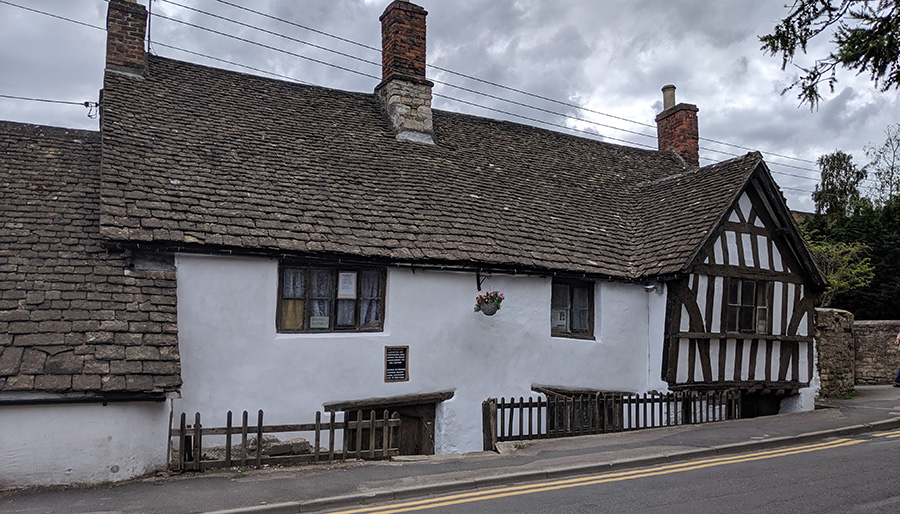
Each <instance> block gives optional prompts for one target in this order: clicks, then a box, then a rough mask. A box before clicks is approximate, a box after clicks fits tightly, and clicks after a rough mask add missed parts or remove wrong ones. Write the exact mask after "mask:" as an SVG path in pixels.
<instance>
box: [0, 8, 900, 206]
mask: <svg viewBox="0 0 900 514" xmlns="http://www.w3.org/2000/svg"><path fill="white" fill-rule="evenodd" d="M139 1H140V3H142V4H143V5H147V4H148V1H149V0H139ZM417 3H419V5H422V6H423V7H425V9H427V10H428V12H429V14H428V19H427V24H428V64H429V65H430V66H431V67H430V68H429V70H428V76H429V78H431V79H432V80H433V81H435V83H436V85H435V89H434V92H435V93H436V95H438V96H436V98H435V101H434V107H436V108H439V109H446V110H453V111H461V112H466V113H471V114H475V115H479V116H487V117H492V118H504V119H510V120H513V121H517V122H521V123H528V124H534V125H539V126H543V127H547V128H550V129H552V130H560V131H566V130H569V131H573V130H574V131H575V133H577V134H581V135H584V136H585V137H595V138H603V139H606V140H608V141H610V142H621V141H624V142H626V143H624V144H630V145H635V146H639V145H650V146H652V147H654V148H655V145H656V140H655V137H656V135H655V134H656V133H655V122H654V119H655V116H656V114H657V113H658V112H659V111H660V110H661V106H662V93H661V92H660V88H661V87H662V86H663V85H665V84H670V83H671V84H675V85H676V86H677V88H678V89H677V92H676V95H677V101H679V102H687V103H694V104H696V105H697V106H698V107H699V109H700V112H699V119H700V137H701V153H700V155H701V164H709V163H711V162H715V161H719V160H724V159H728V158H730V157H731V156H732V155H740V154H744V153H746V151H747V150H746V149H745V148H751V149H758V150H760V151H762V152H763V154H764V155H765V156H766V160H767V162H768V163H769V165H770V168H771V169H772V171H773V172H774V174H775V178H776V180H777V181H778V182H779V184H780V185H781V187H782V189H783V191H784V193H785V196H786V197H787V199H788V203H789V205H790V207H791V208H793V209H797V210H812V208H813V206H812V202H811V200H810V198H809V195H810V193H811V192H812V190H813V188H814V186H815V184H816V183H817V180H818V170H817V167H816V165H815V162H814V161H815V159H816V158H817V157H818V156H820V155H822V154H824V153H827V152H831V151H834V150H835V149H841V150H844V151H846V152H848V153H851V154H853V155H854V156H855V160H856V161H857V162H859V163H860V164H864V163H865V162H866V159H865V154H864V152H863V148H864V146H865V145H866V144H868V143H876V144H881V143H882V142H883V141H884V130H885V128H886V127H887V125H888V124H892V123H898V121H900V116H898V113H900V105H898V104H900V98H898V96H900V95H898V92H897V91H890V92H887V93H881V92H879V91H877V90H876V89H875V88H873V87H872V85H871V83H870V82H869V81H868V80H867V78H866V77H865V76H860V77H857V76H854V75H853V74H852V73H849V72H840V73H839V76H838V78H839V82H838V84H837V87H836V89H835V91H834V93H833V94H832V93H829V92H827V91H825V99H824V101H823V102H821V104H820V106H819V108H818V110H815V111H812V112H811V111H810V109H809V108H808V107H807V106H799V104H798V101H797V99H796V95H794V94H792V93H791V92H788V93H787V94H786V95H783V96H782V95H781V94H780V93H781V91H782V90H783V89H784V88H785V87H786V86H787V85H789V84H790V83H791V82H792V81H793V80H794V79H795V78H796V72H795V71H794V70H793V69H792V68H791V67H790V66H789V68H788V69H787V70H786V71H782V70H781V66H780V65H781V61H780V60H779V59H777V58H775V57H770V56H765V55H763V54H762V53H761V52H760V50H759V42H758V36H760V35H763V34H766V33H768V32H769V31H770V30H771V28H772V27H773V26H774V25H775V23H776V22H777V21H778V20H779V19H780V18H781V17H783V16H784V15H785V14H786V13H787V10H786V8H785V7H784V5H785V3H790V2H786V1H785V0H760V1H757V2H737V1H720V2H710V1H708V0H696V1H694V0H690V1H687V0H686V1H678V2H661V1H650V0H632V1H628V2H613V1H602V2H600V1H596V0H594V1H589V0H559V1H554V2H550V1H546V0H517V1H506V0H466V1H448V0H419V1H418V2H417ZM387 4H388V0H296V1H290V0H267V1H254V2H246V1H244V2H242V1H241V0H227V1H225V0H172V1H169V0H153V4H152V13H153V15H154V16H153V17H152V21H151V28H150V35H151V49H152V51H153V52H154V53H156V54H158V55H163V56H167V57H172V58H176V59H182V60H188V61H193V62H199V63H202V64H209V65H212V66H218V67H226V68H232V69H236V70H240V71H243V72H247V73H254V74H265V73H269V74H274V76H276V77H280V78H285V79H289V80H296V81H300V82H305V83H310V84H316V85H321V86H325V87H330V88H337V89H345V90H353V91H366V92H371V91H372V90H373V89H374V87H375V86H376V85H377V83H378V77H379V76H380V68H379V63H380V54H379V51H378V50H377V49H378V48H379V47H380V44H381V43H380V23H379V21H378V17H379V15H380V14H381V12H382V11H383V10H384V8H385V6H386V5H387ZM16 5H18V6H25V7H28V8H29V9H33V10H37V11H42V12H43V13H44V14H42V13H37V12H33V11H29V10H25V9H22V8H20V7H16ZM242 5H246V6H249V7H251V8H252V9H253V10H255V11H258V12H259V13H262V14H263V15H265V16H263V15H260V14H256V13H252V12H248V11H247V10H244V9H241V8H239V7H240V6H242ZM106 6H107V4H106V3H105V2H104V1H103V0H0V95H6V96H19V97H28V98H38V99H47V100H54V101H66V102H79V103H80V102H84V101H96V100H97V95H98V91H99V89H100V87H101V84H102V77H103V61H104V52H105V33H104V32H103V31H102V30H100V29H98V28H94V27H103V26H104V25H105V16H106ZM191 9H193V10H191ZM50 15H53V16H56V17H53V16H50ZM210 15H213V16H210ZM60 17H61V18H68V20H64V19H60ZM69 20H74V21H69ZM230 20H234V21H237V22H238V24H236V23H234V21H230ZM76 22H78V23H76ZM79 23H80V24H79ZM303 27H305V28H303ZM204 29H209V30H204ZM258 29H262V30H258ZM309 29H313V30H309ZM212 31H216V32H219V33H216V32H212ZM229 36H231V37H229ZM282 36H284V37H282ZM332 36H337V38H335V37H332ZM338 38H341V39H338ZM254 43H256V44H254ZM313 45H317V46H318V47H322V48H317V47H316V46H313ZM370 47H371V48H370ZM827 48H828V41H827V40H826V39H822V40H821V41H816V42H815V43H814V44H813V45H812V46H811V47H810V48H809V50H810V53H811V54H813V55H815V54H816V53H825V52H826V51H827ZM341 54H344V55H341ZM214 59H219V60H214ZM223 61H229V62H231V63H234V64H228V63H226V62H223ZM809 62H811V61H810V60H809V59H807V58H804V57H801V60H800V62H799V64H804V65H806V64H808V63H809ZM241 66H243V67H241ZM251 68H252V69H251ZM270 76H271V75H270ZM473 78H474V79H473ZM475 79H480V80H475ZM488 82H489V83H493V84H495V85H492V84H489V83H488ZM497 85H501V86H505V88H504V87H498V86H497ZM454 86H456V87H454ZM462 88H465V89H462ZM508 88H511V89H515V90H518V91H512V90H511V89H508ZM523 92H524V93H523ZM198 93H202V92H198ZM538 97H543V98H538ZM248 101H252V99H248ZM172 108H173V109H177V108H178V107H177V106H172ZM87 112H88V110H87V109H85V108H84V107H83V106H81V105H70V104H64V103H47V102H36V101H25V100H14V99H9V98H2V97H0V119H2V120H10V121H19V122H27V123H36V124H47V125H56V126H63V127H72V128H83V129H95V130H96V129H97V128H98V121H97V120H96V119H90V118H88V117H87ZM721 143H728V144H730V145H737V146H738V147H735V146H728V145H724V144H721Z"/></svg>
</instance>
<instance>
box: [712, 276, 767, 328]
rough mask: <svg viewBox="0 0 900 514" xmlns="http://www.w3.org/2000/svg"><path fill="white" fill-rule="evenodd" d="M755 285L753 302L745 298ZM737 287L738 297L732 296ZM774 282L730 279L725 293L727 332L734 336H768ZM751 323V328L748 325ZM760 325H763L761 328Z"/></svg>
mask: <svg viewBox="0 0 900 514" xmlns="http://www.w3.org/2000/svg"><path fill="white" fill-rule="evenodd" d="M749 284H753V293H752V295H753V302H752V304H751V303H750V302H749V300H748V299H747V298H745V296H746V295H745V293H746V289H747V287H748V285H749ZM735 286H736V287H737V291H736V295H733V294H732V291H733V289H734V287H735ZM772 287H773V286H772V282H771V281H769V280H757V279H752V278H739V277H730V278H729V279H728V284H727V285H726V288H725V291H724V295H725V298H724V302H723V303H724V305H725V325H724V327H725V332H726V333H733V334H768V333H769V332H770V331H771V329H770V323H771V317H772V316H771V315H772V306H771V300H770V292H771V290H772ZM735 296H736V298H735ZM747 323H750V326H748V325H747ZM760 324H763V326H762V327H760Z"/></svg>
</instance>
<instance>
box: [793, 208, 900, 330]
mask: <svg viewBox="0 0 900 514" xmlns="http://www.w3.org/2000/svg"><path fill="white" fill-rule="evenodd" d="M800 229H801V231H802V232H803V234H804V237H805V238H806V240H807V241H808V242H809V243H810V246H812V247H813V253H814V254H816V253H818V252H817V250H816V247H818V246H822V245H824V244H826V243H827V244H828V245H832V246H834V247H840V245H841V244H844V245H847V246H851V247H852V246H853V245H862V246H864V247H867V248H868V251H865V250H860V251H859V252H857V254H856V257H854V258H866V259H868V264H870V265H871V267H872V271H873V277H872V279H871V282H870V283H869V284H868V285H867V286H865V287H863V286H860V287H855V288H854V287H840V288H837V289H835V288H831V289H829V290H828V291H826V295H827V296H829V298H827V299H826V300H828V301H830V305H831V306H832V307H837V308H839V309H845V310H848V311H850V312H852V313H853V314H854V316H855V317H856V319H861V320H863V319H900V302H898V301H897V299H898V298H900V196H898V197H894V198H892V199H890V200H888V201H887V202H885V203H884V204H883V205H878V206H875V205H871V204H869V205H863V206H861V207H860V208H859V209H858V210H857V211H856V212H854V213H853V214H851V215H850V216H846V217H834V218H832V219H827V218H826V217H825V216H807V217H806V218H804V219H803V220H802V221H801V222H800ZM826 253H831V252H828V251H826ZM834 253H837V254H840V252H834ZM848 253H852V252H848ZM823 257H824V256H823V255H817V256H816V259H817V261H816V262H817V263H818V264H819V266H820V268H822V269H823V270H824V269H826V268H828V267H829V265H828V264H827V263H824V262H822V261H821V260H820V259H822V258H823ZM854 258H850V259H848V260H847V261H846V264H848V265H849V266H850V269H848V270H846V271H839V272H837V273H834V272H831V273H829V277H828V278H829V281H830V283H831V282H837V283H844V284H846V285H852V284H853V282H854V281H855V278H854V277H856V278H859V277H861V276H862V273H863V272H864V270H861V269H859V267H858V265H859V264H860V263H861V259H858V260H856V261H854V260H853V259H854ZM839 261H840V259H837V258H835V259H834V260H833V261H832V262H838V263H839ZM854 266H856V267H857V269H856V270H855V271H854V270H853V267H854ZM835 269H837V268H835ZM842 277H843V278H842ZM835 278H837V280H835ZM829 293H830V294H829Z"/></svg>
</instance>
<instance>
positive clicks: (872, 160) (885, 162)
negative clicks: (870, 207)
mask: <svg viewBox="0 0 900 514" xmlns="http://www.w3.org/2000/svg"><path fill="white" fill-rule="evenodd" d="M884 132H885V134H886V135H887V138H886V139H885V141H884V144H883V145H881V146H880V147H875V145H873V144H872V143H869V144H868V145H866V147H865V151H866V157H868V158H869V164H868V167H869V168H870V169H871V170H872V172H873V173H874V175H875V180H876V182H877V184H876V186H875V191H874V196H875V200H876V202H877V203H878V204H879V205H884V203H885V202H887V201H888V200H890V199H891V198H894V197H895V196H897V195H898V194H900V124H897V125H888V127H887V129H885V131H884Z"/></svg>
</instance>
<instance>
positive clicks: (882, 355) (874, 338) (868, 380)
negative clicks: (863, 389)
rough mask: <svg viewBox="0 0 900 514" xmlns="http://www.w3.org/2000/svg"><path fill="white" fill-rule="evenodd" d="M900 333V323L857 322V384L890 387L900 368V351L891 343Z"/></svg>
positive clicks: (854, 324) (854, 328)
mask: <svg viewBox="0 0 900 514" xmlns="http://www.w3.org/2000/svg"><path fill="white" fill-rule="evenodd" d="M897 332H900V321H897V320H893V321H857V322H854V323H853V333H854V335H855V337H856V383H857V384H889V383H891V382H892V381H893V380H894V376H895V374H896V373H897V368H900V351H897V347H896V346H895V345H894V340H895V338H896V337H897Z"/></svg>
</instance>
